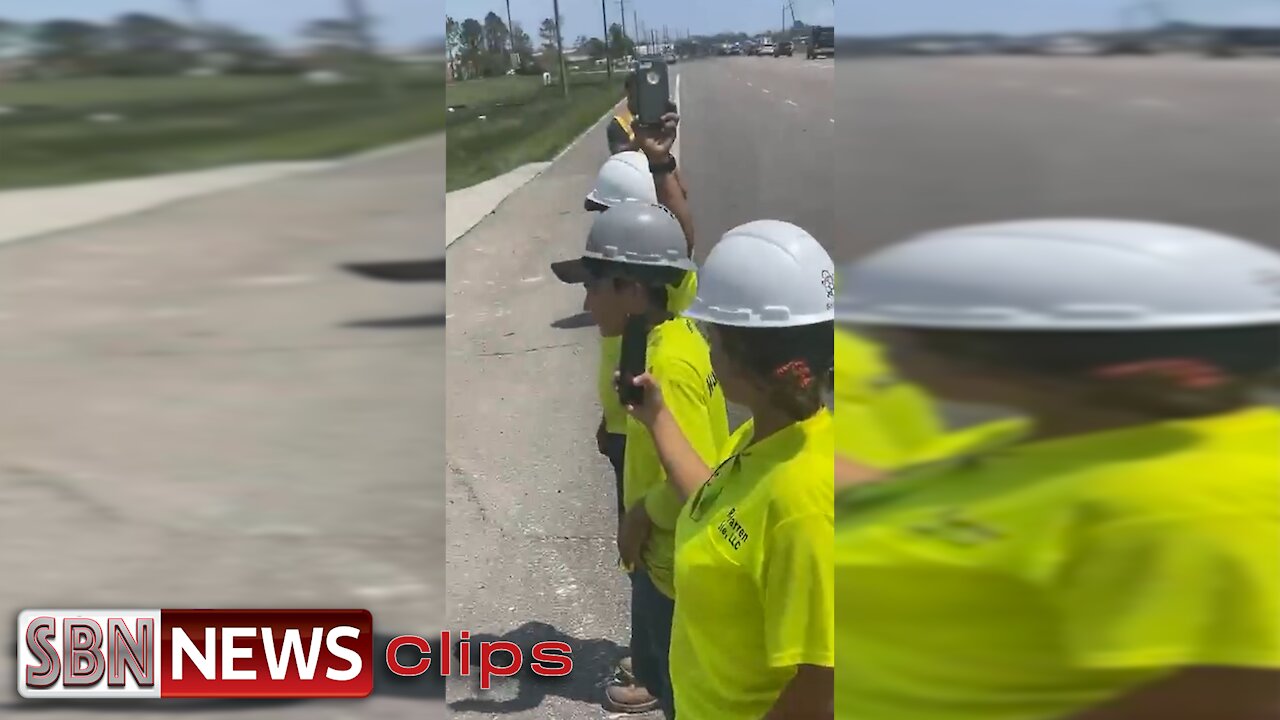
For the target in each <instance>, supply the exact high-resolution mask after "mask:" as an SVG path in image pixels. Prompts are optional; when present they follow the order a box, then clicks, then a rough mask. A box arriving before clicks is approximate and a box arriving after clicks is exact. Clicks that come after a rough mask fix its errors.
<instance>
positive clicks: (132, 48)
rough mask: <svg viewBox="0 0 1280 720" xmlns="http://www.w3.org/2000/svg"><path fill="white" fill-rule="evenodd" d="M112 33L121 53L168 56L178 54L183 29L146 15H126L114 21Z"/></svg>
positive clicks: (167, 21)
mask: <svg viewBox="0 0 1280 720" xmlns="http://www.w3.org/2000/svg"><path fill="white" fill-rule="evenodd" d="M112 33H113V35H114V36H115V39H116V41H117V42H118V43H119V48H120V50H122V51H123V52H127V53H135V54H139V55H167V56H172V55H175V54H177V53H180V52H182V50H183V43H184V42H185V41H186V39H187V38H188V37H189V33H188V31H187V29H186V28H185V27H183V26H181V25H179V24H177V23H175V22H173V21H171V20H168V19H166V18H162V17H159V16H156V15H148V14H146V13H126V14H124V15H121V16H120V17H119V18H117V19H116V21H115V24H114V25H113V27H112Z"/></svg>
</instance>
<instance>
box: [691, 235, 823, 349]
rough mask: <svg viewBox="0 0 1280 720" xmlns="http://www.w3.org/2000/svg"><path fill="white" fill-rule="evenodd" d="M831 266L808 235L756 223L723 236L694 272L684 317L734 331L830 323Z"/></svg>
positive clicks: (820, 249)
mask: <svg viewBox="0 0 1280 720" xmlns="http://www.w3.org/2000/svg"><path fill="white" fill-rule="evenodd" d="M834 298H835V267H834V265H833V263H832V262H831V256H830V255H828V254H827V251H826V250H823V249H822V245H821V244H819V243H818V241H817V240H815V239H814V238H813V236H812V235H810V234H809V233H807V232H805V231H804V230H803V229H801V228H799V227H796V226H795V225H792V224H791V223H788V222H782V221H779V220H757V221H756V222H750V223H747V224H746V225H739V226H738V227H736V228H734V229H732V230H730V231H729V232H727V233H725V234H724V236H723V237H721V238H720V242H718V243H716V245H715V247H713V248H711V253H710V254H709V255H708V256H707V260H706V262H705V263H703V265H702V269H701V270H700V271H699V272H698V296H697V298H695V299H694V301H693V305H692V306H691V307H690V308H689V309H688V310H686V311H685V313H684V314H685V316H687V317H690V318H693V319H695V320H703V321H706V322H710V323H715V324H717V325H733V326H736V327H793V326H797V325H813V324H815V323H820V322H830V321H831V320H833V319H834V317H835V315H834V313H835V310H834V302H835V300H834Z"/></svg>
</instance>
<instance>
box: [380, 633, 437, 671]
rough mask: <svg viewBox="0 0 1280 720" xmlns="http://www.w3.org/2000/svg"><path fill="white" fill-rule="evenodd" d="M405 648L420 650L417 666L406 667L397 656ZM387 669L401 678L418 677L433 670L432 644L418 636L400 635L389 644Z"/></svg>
mask: <svg viewBox="0 0 1280 720" xmlns="http://www.w3.org/2000/svg"><path fill="white" fill-rule="evenodd" d="M403 647H414V648H417V650H418V662H417V663H416V664H415V665H412V666H409V665H404V664H402V663H401V662H400V659H399V658H398V657H397V656H396V655H397V653H398V652H399V651H400V648H403ZM387 668H388V669H389V670H391V672H393V673H395V674H396V675H399V676H400V677H417V676H419V675H421V674H423V673H425V672H426V671H427V670H429V669H430V668H431V643H429V642H427V641H426V639H425V638H422V637H418V636H417V635H400V636H399V637H396V638H393V639H392V640H391V642H389V643H387Z"/></svg>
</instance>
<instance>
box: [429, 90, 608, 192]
mask: <svg viewBox="0 0 1280 720" xmlns="http://www.w3.org/2000/svg"><path fill="white" fill-rule="evenodd" d="M569 89H570V94H569V99H568V100H565V99H564V98H563V96H562V94H561V93H562V90H561V88H560V86H559V85H552V86H551V87H543V86H542V78H541V77H522V76H508V77H501V78H490V79H485V80H469V81H466V82H460V83H456V84H454V85H450V86H449V87H448V88H447V90H446V100H447V102H448V104H449V105H450V106H451V107H453V108H454V111H453V112H451V113H449V115H448V119H447V122H446V128H447V130H446V132H447V134H448V135H447V143H446V148H447V154H448V167H447V172H446V187H447V189H448V190H457V189H460V188H464V187H468V186H471V185H475V184H476V183H479V182H483V181H485V180H488V179H490V178H492V177H496V176H498V175H501V174H502V173H505V172H507V171H510V170H513V169H515V168H517V167H520V166H521V165H524V164H526V163H531V162H542V161H547V160H550V159H552V158H553V157H555V155H556V153H558V152H560V150H562V149H564V147H565V146H567V145H568V144H569V143H570V142H572V141H573V139H574V138H575V137H577V136H578V135H579V134H580V133H582V131H584V130H586V129H587V128H588V127H590V126H591V124H592V123H594V122H595V121H596V120H598V119H600V116H601V115H603V114H604V113H605V112H607V111H608V110H609V108H611V107H613V106H614V105H616V104H617V103H618V101H620V100H621V99H622V95H623V91H622V73H614V75H613V81H612V82H609V80H608V78H607V76H606V75H605V74H603V73H600V74H583V75H577V76H570V82H569ZM481 116H484V119H481ZM600 142H601V144H602V145H603V143H604V139H603V138H601V139H600Z"/></svg>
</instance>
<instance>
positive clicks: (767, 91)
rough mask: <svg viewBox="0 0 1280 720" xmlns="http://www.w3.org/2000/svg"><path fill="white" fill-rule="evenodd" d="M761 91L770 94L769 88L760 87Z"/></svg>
mask: <svg viewBox="0 0 1280 720" xmlns="http://www.w3.org/2000/svg"><path fill="white" fill-rule="evenodd" d="M760 92H762V93H764V94H765V95H768V94H769V88H760Z"/></svg>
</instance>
